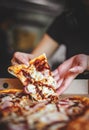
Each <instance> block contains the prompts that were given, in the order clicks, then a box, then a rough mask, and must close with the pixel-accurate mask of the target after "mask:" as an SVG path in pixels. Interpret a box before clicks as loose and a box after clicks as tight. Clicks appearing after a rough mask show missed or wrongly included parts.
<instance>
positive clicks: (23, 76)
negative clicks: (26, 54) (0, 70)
mask: <svg viewBox="0 0 89 130" xmlns="http://www.w3.org/2000/svg"><path fill="white" fill-rule="evenodd" d="M8 72H9V73H11V74H13V75H14V76H16V77H17V78H18V79H20V81H21V82H22V84H23V85H24V90H25V92H26V93H29V94H30V95H31V96H32V98H34V99H35V100H37V101H42V100H46V99H51V100H57V99H58V95H57V93H56V87H57V84H56V81H55V80H54V78H53V77H52V73H51V69H50V66H49V64H48V61H47V58H46V55H45V54H42V55H40V56H38V57H36V58H34V59H32V60H30V62H29V66H26V65H24V64H20V65H14V66H10V67H9V68H8Z"/></svg>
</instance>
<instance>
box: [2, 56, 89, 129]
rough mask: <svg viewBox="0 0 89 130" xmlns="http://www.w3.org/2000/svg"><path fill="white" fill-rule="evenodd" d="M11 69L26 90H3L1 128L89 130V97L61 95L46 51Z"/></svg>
mask: <svg viewBox="0 0 89 130" xmlns="http://www.w3.org/2000/svg"><path fill="white" fill-rule="evenodd" d="M8 71H9V72H10V73H11V74H13V75H14V76H16V77H17V78H18V79H19V80H20V81H21V82H22V84H23V89H22V90H21V89H19V88H18V89H6V90H1V91H0V130H89V98H88V97H84V96H69V97H66V98H60V97H59V96H58V94H57V93H56V87H57V86H56V82H55V80H54V78H53V77H52V72H51V69H50V66H49V64H48V62H47V58H46V56H45V55H44V54H43V55H41V56H39V57H37V58H35V59H33V60H31V61H30V62H29V66H26V65H15V66H10V67H9V68H8Z"/></svg>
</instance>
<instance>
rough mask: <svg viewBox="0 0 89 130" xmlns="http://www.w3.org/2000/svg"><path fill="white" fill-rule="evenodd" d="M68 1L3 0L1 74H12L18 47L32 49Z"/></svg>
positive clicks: (0, 5)
mask: <svg viewBox="0 0 89 130" xmlns="http://www.w3.org/2000/svg"><path fill="white" fill-rule="evenodd" d="M64 2H65V1H64V0H0V70H1V71H0V77H8V74H7V75H6V71H7V67H8V66H9V65H10V59H11V57H12V56H13V53H14V52H15V51H22V52H29V53H30V52H31V51H32V50H33V49H34V48H35V46H36V45H37V44H38V43H39V41H40V39H41V38H42V36H43V34H44V33H45V31H46V29H47V28H48V26H49V25H50V24H51V22H52V21H53V20H54V19H55V17H56V16H57V15H59V14H61V12H62V11H63V9H64V8H63V3H64ZM62 48H63V47H62ZM63 49H64V48H63ZM64 50H65V49H64ZM57 53H59V52H57ZM54 59H55V56H54ZM52 62H53V60H52V59H51V60H50V64H51V63H52ZM4 74H5V75H4Z"/></svg>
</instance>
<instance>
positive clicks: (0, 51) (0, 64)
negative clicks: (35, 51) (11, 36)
mask: <svg viewBox="0 0 89 130" xmlns="http://www.w3.org/2000/svg"><path fill="white" fill-rule="evenodd" d="M8 49H9V48H8V39H7V34H6V32H5V31H4V30H3V29H0V78H5V77H7V78H8V77H12V76H10V74H9V73H8V72H7V68H8V66H10V59H11V56H10V54H9V50H8Z"/></svg>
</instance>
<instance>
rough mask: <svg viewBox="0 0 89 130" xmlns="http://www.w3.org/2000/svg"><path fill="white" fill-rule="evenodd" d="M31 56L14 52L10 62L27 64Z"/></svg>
mask: <svg viewBox="0 0 89 130" xmlns="http://www.w3.org/2000/svg"><path fill="white" fill-rule="evenodd" d="M33 58H34V56H33V55H32V54H27V53H21V52H16V53H14V56H13V58H12V60H11V63H12V65H16V64H26V65H27V66H28V65H29V60H31V59H33Z"/></svg>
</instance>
